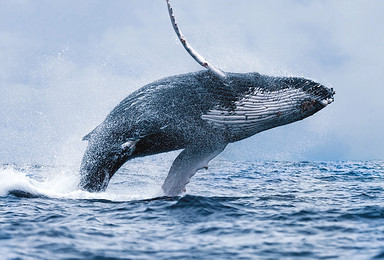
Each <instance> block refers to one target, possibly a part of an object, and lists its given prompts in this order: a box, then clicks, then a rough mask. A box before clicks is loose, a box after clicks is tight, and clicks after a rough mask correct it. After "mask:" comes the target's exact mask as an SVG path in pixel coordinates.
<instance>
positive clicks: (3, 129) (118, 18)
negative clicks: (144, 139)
mask: <svg viewBox="0 0 384 260" xmlns="http://www.w3.org/2000/svg"><path fill="white" fill-rule="evenodd" d="M172 5H173V7H174V11H175V14H176V19H177V20H178V22H179V26H180V28H181V30H182V31H183V33H184V35H185V36H186V38H187V40H188V41H189V42H190V44H191V45H192V46H193V47H194V48H195V49H196V50H197V51H198V52H199V53H200V54H201V55H202V56H204V57H205V58H206V59H207V60H209V61H210V62H211V63H212V64H213V65H214V66H216V67H218V68H220V69H222V70H224V71H228V72H239V73H241V72H259V73H262V74H266V75H274V76H303V77H307V78H311V79H314V80H316V81H318V82H321V83H322V84H324V85H326V86H329V87H333V88H334V89H335V91H336V96H335V102H334V103H332V104H331V105H330V106H328V107H326V108H325V109H323V110H322V111H320V112H319V113H317V114H315V115H314V116H312V117H310V118H307V119H305V120H303V121H300V122H296V123H293V124H290V125H287V126H283V127H278V128H275V129H272V130H269V131H266V132H263V133H260V134H257V135H255V136H253V137H251V138H248V139H245V140H243V141H241V142H237V143H233V144H230V145H229V146H228V147H227V148H226V150H225V151H224V152H223V154H222V155H221V156H222V157H223V158H225V159H233V160H249V161H259V160H293V161H302V160H375V159H384V149H383V145H384V134H383V129H384V116H383V111H384V102H383V101H382V100H383V94H384V89H383V87H384V84H383V83H382V76H383V72H384V49H383V46H384V29H383V27H382V25H383V24H384V16H383V15H382V14H383V12H384V1H381V0H370V1H362V0H339V1H333V0H311V1H309V0H271V1H262V0H242V1H233V0H194V1H183V0H173V1H172ZM201 69H203V68H201V67H200V66H199V65H198V64H197V63H196V62H195V61H194V60H193V59H192V58H191V57H189V56H188V54H187V53H186V52H185V50H184V49H183V47H182V46H181V44H180V43H179V42H178V39H177V37H176V35H175V33H174V31H173V29H172V26H171V23H170V21H169V17H168V12H167V8H166V3H165V0H157V1H154V0H140V1H132V0H114V1H105V0H104V1H101V0H82V1H75V0H55V1H51V0H2V1H0V163H1V164H4V163H29V164H33V163H46V164H52V162H55V163H58V164H65V163H68V162H79V161H80V160H81V157H82V154H83V152H84V150H85V147H86V143H85V142H82V141H81V138H82V136H84V135H85V134H87V133H88V132H89V131H91V130H92V129H93V128H94V127H95V126H97V125H98V124H100V123H101V122H102V121H103V120H104V118H105V116H106V115H107V114H108V113H109V112H110V111H111V110H112V109H113V107H114V106H116V105H117V104H118V103H119V102H120V101H121V100H122V99H123V98H125V97H126V96H127V95H129V94H130V93H131V92H132V91H134V90H136V89H138V88H140V87H141V86H143V85H145V84H148V83H150V82H152V81H154V80H157V79H161V78H163V77H167V76H171V75H176V74H181V73H188V72H193V71H198V70H201Z"/></svg>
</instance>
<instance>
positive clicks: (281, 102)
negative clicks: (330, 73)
mask: <svg viewBox="0 0 384 260" xmlns="http://www.w3.org/2000/svg"><path fill="white" fill-rule="evenodd" d="M311 99H312V97H311V95H310V94H308V93H306V92H305V91H303V90H302V89H300V88H284V89H279V90H274V91H267V90H264V89H259V88H256V89H255V90H254V91H253V92H252V93H249V94H247V95H245V96H243V97H242V98H240V99H239V100H237V101H235V102H234V106H233V107H232V108H231V109H227V108H223V107H220V106H217V107H215V108H214V109H211V110H209V111H208V112H207V113H205V114H203V115H202V119H203V120H206V121H208V122H209V123H210V124H211V125H213V126H214V127H216V128H220V129H224V130H226V131H227V132H228V133H229V135H230V136H231V138H233V140H231V141H236V140H241V139H243V138H246V137H249V136H252V135H254V134H256V133H259V132H261V131H264V130H267V129H270V128H273V127H276V126H280V125H285V124H289V123H291V122H294V121H297V120H300V119H303V118H304V117H306V116H308V114H306V113H303V112H305V111H303V108H302V104H303V102H305V101H306V100H311Z"/></svg>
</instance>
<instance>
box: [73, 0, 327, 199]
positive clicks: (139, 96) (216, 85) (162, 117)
mask: <svg viewBox="0 0 384 260" xmlns="http://www.w3.org/2000/svg"><path fill="white" fill-rule="evenodd" d="M166 1H167V5H168V10H169V14H170V18H171V21H172V25H173V27H174V29H175V31H176V34H177V35H178V37H179V39H180V41H181V42H182V44H183V46H184V47H185V49H186V50H187V51H188V53H190V54H191V56H192V57H193V58H194V59H195V60H196V61H197V62H199V63H200V64H201V65H202V66H204V67H205V68H208V70H203V71H198V72H194V73H188V74H183V75H176V76H171V77H167V78H164V79H160V80H158V81H155V82H153V83H150V84H148V85H146V86H144V87H142V88H140V89H139V90H137V91H135V92H133V93H132V94H130V95H129V96H128V97H126V98H125V99H124V100H123V101H122V102H121V103H120V104H119V105H117V106H116V107H115V108H114V109H113V110H112V111H111V113H110V114H109V115H108V116H107V117H106V119H105V120H104V122H102V123H101V124H100V125H99V126H97V127H96V128H95V129H94V130H93V131H92V132H90V133H89V134H87V135H86V136H85V137H84V138H83V140H87V141H88V146H87V149H86V151H85V154H84V157H83V160H82V163H81V168H80V176H81V179H80V187H81V188H82V189H85V190H88V191H91V192H98V191H103V190H105V189H106V187H107V186H108V183H109V181H110V179H111V178H112V176H113V175H114V174H115V172H116V171H117V170H118V169H119V168H120V167H121V166H122V165H123V164H124V163H125V162H126V161H128V160H130V159H133V158H137V157H142V156H148V155H153V154H158V153H163V152H169V151H173V150H178V149H183V150H182V152H181V153H180V154H179V155H178V156H177V158H176V159H175V161H174V162H173V164H172V166H171V169H170V170H169V173H168V176H167V177H166V180H165V182H164V184H163V185H162V190H163V192H164V195H166V196H176V195H179V194H180V193H181V192H182V191H183V190H184V189H185V185H186V184H187V183H188V182H189V181H190V178H191V177H192V176H193V175H194V174H195V173H196V171H198V170H199V169H202V168H207V167H208V162H209V161H210V160H212V159H213V158H214V157H216V156H217V155H218V154H219V153H221V152H222V151H223V150H224V148H225V147H226V145H227V144H228V143H231V142H236V141H239V140H242V139H245V138H247V137H250V136H252V135H254V134H257V133H259V132H261V131H265V130H268V129H271V128H273V127H277V126H281V125H286V124H289V123H292V122H295V121H298V120H302V119H304V118H306V117H309V116H311V115H313V114H314V113H316V112H318V111H319V110H321V109H322V108H324V107H325V106H327V105H328V104H330V103H331V102H333V95H334V91H333V89H329V88H327V87H325V86H323V85H321V84H319V83H317V82H315V81H313V80H310V79H305V78H302V77H273V76H266V75H261V74H259V73H229V72H223V71H221V70H219V69H217V68H215V67H214V66H212V65H211V64H210V63H208V62H207V61H206V60H205V59H204V58H203V57H201V56H200V55H199V54H198V53H197V52H196V51H195V50H194V49H193V48H192V47H191V46H190V45H189V44H188V42H187V41H186V40H185V38H184V36H183V35H182V33H181V32H180V30H179V28H178V25H177V23H176V21H175V17H174V15H173V10H172V8H171V6H170V3H169V0H166Z"/></svg>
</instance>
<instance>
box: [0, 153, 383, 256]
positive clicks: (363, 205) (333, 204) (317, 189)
mask: <svg viewBox="0 0 384 260" xmlns="http://www.w3.org/2000/svg"><path fill="white" fill-rule="evenodd" d="M171 163H172V161H171V160H168V159H167V160H162V159H161V158H160V159H153V160H151V159H149V160H144V159H137V160H134V161H130V162H128V163H127V164H126V165H125V166H124V167H123V168H122V169H121V170H120V171H119V172H118V173H117V174H116V175H115V176H114V178H113V179H112V181H111V183H110V185H109V187H108V189H107V191H106V192H103V193H96V194H92V193H88V192H84V191H80V190H78V189H77V182H78V170H77V168H75V167H66V166H52V165H12V164H10V165H0V259H384V162H383V161H348V162H229V161H226V160H213V161H212V162H211V163H210V168H209V169H208V170H205V171H204V170H203V171H199V172H198V173H197V174H196V175H195V176H194V177H193V178H192V181H191V183H190V184H188V186H187V191H186V193H185V194H183V195H182V196H180V197H173V198H165V197H159V196H160V194H161V193H160V190H159V188H160V186H161V184H162V181H163V180H164V179H165V176H166V174H167V171H168V169H169V167H170V165H171Z"/></svg>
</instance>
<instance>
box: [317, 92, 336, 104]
mask: <svg viewBox="0 0 384 260" xmlns="http://www.w3.org/2000/svg"><path fill="white" fill-rule="evenodd" d="M335 94H336V92H335V90H334V89H333V88H330V89H328V96H327V97H326V98H325V99H323V100H321V101H319V103H320V104H321V105H322V106H323V107H326V106H328V105H329V104H331V103H333V101H335V98H334V97H333V96H334V95H335Z"/></svg>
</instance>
